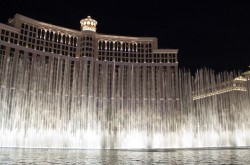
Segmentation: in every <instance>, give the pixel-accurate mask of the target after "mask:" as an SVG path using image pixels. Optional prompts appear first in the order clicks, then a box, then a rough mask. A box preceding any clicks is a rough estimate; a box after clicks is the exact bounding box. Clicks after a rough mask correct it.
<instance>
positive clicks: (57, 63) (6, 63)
mask: <svg viewBox="0 0 250 165" xmlns="http://www.w3.org/2000/svg"><path fill="white" fill-rule="evenodd" d="M80 24H81V29H80V30H72V29H68V28H64V27H59V26H55V25H51V24H48V23H44V22H40V21H37V20H34V19H31V18H28V17H25V16H22V15H20V14H16V15H15V16H14V18H11V19H9V20H8V23H7V24H2V23H0V77H1V78H0V85H1V87H2V88H10V89H18V90H23V91H27V92H40V93H47V94H52V95H63V96H70V97H78V96H79V97H80V96H87V97H88V98H86V100H87V101H88V100H89V99H91V98H92V97H93V98H99V99H101V100H107V102H109V101H110V100H113V99H118V100H119V99H124V100H135V101H139V102H144V101H150V100H151V101H153V102H154V100H155V101H156V102H157V103H155V104H156V105H157V106H158V105H161V107H162V108H161V109H162V110H163V111H164V109H166V107H169V108H170V107H171V109H175V108H176V106H178V103H177V102H178V100H179V88H178V76H177V75H178V60H177V53H178V50H177V49H158V45H157V38H155V37H128V36H118V35H107V34H99V33H97V32H96V26H97V21H95V20H94V19H92V18H91V17H90V16H88V17H87V18H85V19H82V20H81V21H80ZM108 100H109V101H108ZM103 102H104V101H103ZM149 105H151V103H149ZM93 106H94V105H93ZM110 106H114V105H110V104H107V107H106V108H107V109H110V108H111V107H110ZM120 106H121V105H120ZM124 106H125V107H126V105H122V107H123V108H124ZM164 107H165V108H164Z"/></svg>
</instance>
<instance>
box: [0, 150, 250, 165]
mask: <svg viewBox="0 0 250 165" xmlns="http://www.w3.org/2000/svg"><path fill="white" fill-rule="evenodd" d="M0 162H1V164H41V165H45V164H91V165H92V164H105V165H119V164H124V165H127V164H128V165H133V164H135V165H140V164H171V165H179V164H180V165H183V164H188V165H191V164H213V165H214V164H244V165H245V164H250V149H249V148H240V149H229V148H224V149H181V150H171V149H170V150H59V149H58V150H57V149H11V148H1V149H0Z"/></svg>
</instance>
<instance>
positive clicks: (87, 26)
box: [80, 16, 97, 32]
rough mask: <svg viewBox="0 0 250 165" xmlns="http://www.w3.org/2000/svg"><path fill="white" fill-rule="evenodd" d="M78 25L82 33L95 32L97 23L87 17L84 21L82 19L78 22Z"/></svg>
mask: <svg viewBox="0 0 250 165" xmlns="http://www.w3.org/2000/svg"><path fill="white" fill-rule="evenodd" d="M80 24H81V30H82V31H85V30H88V31H93V32H96V25H97V21H96V20H94V19H92V18H91V17H90V16H88V17H87V18H85V19H82V20H81V21H80Z"/></svg>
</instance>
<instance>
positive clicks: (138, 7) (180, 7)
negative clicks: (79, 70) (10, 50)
mask: <svg viewBox="0 0 250 165" xmlns="http://www.w3.org/2000/svg"><path fill="white" fill-rule="evenodd" d="M173 1H174V2H170V1H167V0H165V1H159V0H151V1H147V0H138V1H136V0H134V1H129V0H127V1H123V0H116V1H107V0H101V1H99V2H98V1H97V2H96V1H93V0H89V1H87V0H78V1H77V0H75V1H74V0H71V1H70V0H64V1H63V0H60V1H58V0H50V1H48V0H43V1H35V0H0V6H1V9H0V22H1V23H5V22H7V20H8V18H10V17H13V16H14V14H15V13H19V14H22V15H25V16H27V17H30V18H33V19H36V20H39V21H43V22H47V23H51V24H54V25H59V26H63V27H67V28H71V29H76V30H78V29H79V27H80V23H79V21H80V20H81V19H82V18H85V17H86V16H88V15H91V16H92V18H94V19H96V20H97V21H98V25H97V28H98V30H97V31H98V32H99V33H105V34H114V35H128V36H141V37H143V36H144V37H157V38H158V44H159V48H175V49H179V54H178V56H179V64H180V67H181V68H186V69H191V71H193V72H195V70H197V69H199V68H202V67H208V68H212V69H214V70H216V71H217V72H219V71H224V70H228V71H233V70H236V71H245V70H246V69H247V68H248V66H249V65H250V2H249V4H248V3H247V1H243V0H241V1H236V0H233V1H230V0H217V1H212V0H211V1H206V2H205V1H204V2H203V1H202V0H200V2H199V1H188V0H173Z"/></svg>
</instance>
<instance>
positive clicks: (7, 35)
mask: <svg viewBox="0 0 250 165" xmlns="http://www.w3.org/2000/svg"><path fill="white" fill-rule="evenodd" d="M0 32H1V33H0V40H2V41H5V42H10V43H13V44H17V40H18V34H17V33H14V32H10V31H8V30H4V29H2V30H1V31H0Z"/></svg>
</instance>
